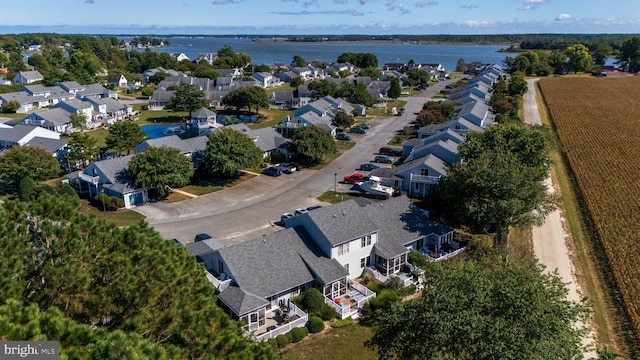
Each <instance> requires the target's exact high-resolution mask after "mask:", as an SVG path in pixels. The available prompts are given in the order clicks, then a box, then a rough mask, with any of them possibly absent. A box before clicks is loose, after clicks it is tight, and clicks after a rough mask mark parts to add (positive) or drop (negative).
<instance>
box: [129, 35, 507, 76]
mask: <svg viewBox="0 0 640 360" xmlns="http://www.w3.org/2000/svg"><path fill="white" fill-rule="evenodd" d="M123 40H125V41H128V40H130V39H127V38H123ZM169 41H170V43H171V45H170V46H167V47H162V48H157V50H158V51H163V52H170V53H184V54H185V55H187V56H188V57H189V58H190V59H191V60H194V59H195V57H196V54H199V53H216V52H218V50H220V49H221V48H222V47H224V46H225V45H229V46H231V48H233V50H234V51H235V52H237V53H246V54H248V55H249V56H250V57H251V59H252V63H254V64H258V65H261V64H273V63H284V64H290V63H291V61H292V60H293V56H294V55H298V56H301V57H302V58H304V59H305V60H306V61H307V62H311V61H314V60H321V61H325V62H327V63H332V62H335V61H336V60H337V59H338V56H340V55H341V54H342V53H345V52H353V53H372V54H375V55H376V57H377V58H378V67H382V66H383V65H384V64H385V63H407V62H409V60H411V59H413V61H414V62H415V63H423V64H425V63H426V64H442V65H443V66H444V67H445V69H447V70H452V69H455V67H456V63H457V62H458V59H464V60H465V62H467V63H470V62H473V61H479V62H482V63H489V64H495V63H497V64H502V62H503V60H504V58H505V57H507V56H513V57H515V54H508V53H503V52H498V50H500V49H502V48H503V47H502V46H489V45H420V44H391V43H383V44H372V43H358V42H353V43H351V42H348V43H297V42H286V41H282V42H269V43H265V42H256V41H251V39H246V38H206V37H172V38H169Z"/></svg>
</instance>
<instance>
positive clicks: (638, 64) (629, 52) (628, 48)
mask: <svg viewBox="0 0 640 360" xmlns="http://www.w3.org/2000/svg"><path fill="white" fill-rule="evenodd" d="M617 64H618V65H621V66H623V67H624V68H625V69H626V70H627V71H629V72H632V73H635V72H637V71H640V36H634V37H632V38H631V39H629V40H627V41H625V42H624V43H622V48H621V49H620V54H618V61H617Z"/></svg>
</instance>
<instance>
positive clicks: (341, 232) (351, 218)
mask: <svg viewBox="0 0 640 360" xmlns="http://www.w3.org/2000/svg"><path fill="white" fill-rule="evenodd" d="M303 216H309V218H310V219H311V220H312V222H313V223H315V225H316V226H317V227H318V229H319V230H320V231H322V233H323V234H324V235H325V236H326V238H327V240H328V241H329V243H331V245H334V246H335V245H338V244H341V243H344V242H347V241H350V240H353V239H355V238H358V237H360V236H362V235H363V234H368V233H372V232H374V231H376V230H379V229H380V226H379V225H378V224H377V222H376V221H374V220H372V219H370V218H369V217H368V216H363V212H362V210H361V209H360V205H358V204H357V203H356V202H355V201H344V202H341V203H338V204H335V205H332V206H329V207H324V208H321V209H316V210H314V211H311V212H309V213H308V214H306V215H303Z"/></svg>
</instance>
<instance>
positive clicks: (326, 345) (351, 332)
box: [280, 325, 378, 360]
mask: <svg viewBox="0 0 640 360" xmlns="http://www.w3.org/2000/svg"><path fill="white" fill-rule="evenodd" d="M374 332H375V328H372V327H368V326H362V325H354V326H347V327H343V328H339V329H329V330H328V331H326V332H321V333H319V334H311V335H309V336H307V337H306V338H304V339H302V341H300V342H298V343H295V344H291V345H288V346H287V347H286V348H284V349H283V350H282V351H281V353H280V356H281V357H282V359H283V360H294V359H295V360H298V359H313V360H319V359H331V360H340V359H344V360H353V359H358V360H368V359H371V360H374V359H377V358H378V357H377V354H376V353H375V352H374V351H373V350H371V349H369V348H367V347H365V346H364V342H365V341H367V340H369V339H371V337H372V336H373V334H374Z"/></svg>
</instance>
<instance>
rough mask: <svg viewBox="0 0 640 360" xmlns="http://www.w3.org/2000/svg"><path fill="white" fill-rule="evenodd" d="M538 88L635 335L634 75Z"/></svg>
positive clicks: (638, 166) (639, 318)
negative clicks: (547, 108) (545, 103)
mask: <svg viewBox="0 0 640 360" xmlns="http://www.w3.org/2000/svg"><path fill="white" fill-rule="evenodd" d="M540 88H541V89H542V93H543V96H544V99H545V101H546V102H547V105H548V106H549V111H550V114H551V117H552V121H553V123H554V125H555V127H556V130H557V132H558V136H559V138H560V142H561V144H562V147H563V150H564V151H565V155H566V157H567V159H568V161H569V165H570V166H571V170H572V171H573V174H574V176H575V179H576V182H577V185H578V188H579V189H580V192H581V194H582V198H583V200H584V202H585V203H586V206H587V211H588V213H589V215H590V217H591V220H592V222H593V225H594V227H595V231H596V234H597V236H598V238H599V240H600V242H601V243H602V247H603V249H604V252H605V256H606V259H607V261H608V262H609V266H610V268H611V271H612V273H613V276H614V278H615V281H616V284H617V287H618V290H619V291H620V294H621V295H622V300H623V302H624V306H625V309H626V311H627V314H628V316H629V319H630V321H631V323H632V326H633V328H634V332H635V334H636V336H638V337H639V338H640V335H639V334H640V78H638V77H625V78H618V79H614V78H609V79H607V78H604V79H601V78H548V79H542V80H540Z"/></svg>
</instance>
